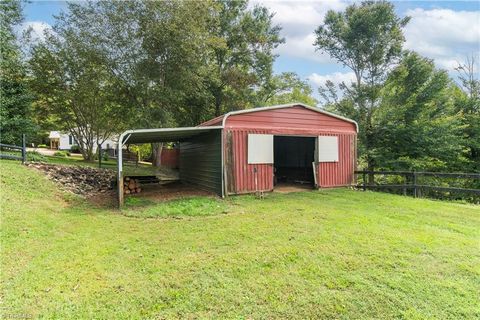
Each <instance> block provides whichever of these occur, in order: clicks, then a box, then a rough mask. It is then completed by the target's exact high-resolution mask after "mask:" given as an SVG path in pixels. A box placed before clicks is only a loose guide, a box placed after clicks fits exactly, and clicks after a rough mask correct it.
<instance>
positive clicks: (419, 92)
mask: <svg viewBox="0 0 480 320" xmlns="http://www.w3.org/2000/svg"><path fill="white" fill-rule="evenodd" d="M454 90H455V87H454V85H453V84H452V82H451V80H450V79H449V77H448V74H447V73H446V71H443V70H437V69H435V66H434V63H433V61H431V60H428V59H426V58H423V57H421V56H420V55H418V54H417V53H414V52H407V53H406V54H405V56H404V57H403V59H402V61H401V63H400V64H399V65H398V66H397V67H396V68H395V69H394V70H393V71H392V72H391V73H390V74H389V77H388V79H387V81H386V83H385V86H384V88H383V89H382V96H381V107H380V109H379V111H378V114H377V118H376V123H377V125H376V126H375V127H376V131H375V136H376V137H377V139H376V145H375V149H374V152H375V157H376V162H377V163H379V164H382V166H384V167H388V168H393V169H415V170H419V169H423V170H424V169H428V170H434V169H436V170H448V169H449V170H461V168H462V164H464V162H465V158H464V154H463V152H464V147H463V140H462V134H461V132H462V131H461V130H462V117H461V114H457V113H456V112H455V110H454V97H453V96H452V93H453V92H454ZM455 166H456V167H455Z"/></svg>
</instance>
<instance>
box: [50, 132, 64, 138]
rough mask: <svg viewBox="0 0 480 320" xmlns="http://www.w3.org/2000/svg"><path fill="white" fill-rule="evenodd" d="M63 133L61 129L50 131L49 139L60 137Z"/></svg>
mask: <svg viewBox="0 0 480 320" xmlns="http://www.w3.org/2000/svg"><path fill="white" fill-rule="evenodd" d="M60 135H61V133H60V132H59V131H50V134H49V135H48V138H49V139H60Z"/></svg>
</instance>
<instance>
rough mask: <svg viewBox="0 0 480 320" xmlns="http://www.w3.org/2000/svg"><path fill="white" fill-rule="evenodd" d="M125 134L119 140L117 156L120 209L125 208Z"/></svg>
mask: <svg viewBox="0 0 480 320" xmlns="http://www.w3.org/2000/svg"><path fill="white" fill-rule="evenodd" d="M122 140H123V134H122V135H120V138H119V139H118V155H117V167H118V175H117V193H118V209H121V208H122V206H123V168H122V166H123V163H122V147H123V141H122Z"/></svg>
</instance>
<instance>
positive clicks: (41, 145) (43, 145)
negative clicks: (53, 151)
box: [37, 144, 47, 148]
mask: <svg viewBox="0 0 480 320" xmlns="http://www.w3.org/2000/svg"><path fill="white" fill-rule="evenodd" d="M46 147H47V145H46V144H39V145H38V146H37V148H46Z"/></svg>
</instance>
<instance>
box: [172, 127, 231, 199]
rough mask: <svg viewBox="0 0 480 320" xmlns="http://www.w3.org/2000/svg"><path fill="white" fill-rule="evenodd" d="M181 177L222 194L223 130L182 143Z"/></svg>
mask: <svg viewBox="0 0 480 320" xmlns="http://www.w3.org/2000/svg"><path fill="white" fill-rule="evenodd" d="M179 167H180V170H179V171H180V179H181V180H184V181H186V182H189V183H192V184H195V185H198V186H199V187H200V188H202V189H205V190H208V191H213V192H215V193H217V194H218V195H222V140H221V130H215V131H211V132H208V133H204V134H201V135H198V136H196V137H194V138H191V139H189V140H188V141H186V142H181V143H180V166H179Z"/></svg>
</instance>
